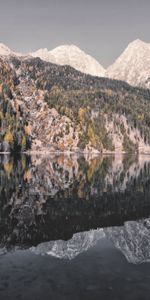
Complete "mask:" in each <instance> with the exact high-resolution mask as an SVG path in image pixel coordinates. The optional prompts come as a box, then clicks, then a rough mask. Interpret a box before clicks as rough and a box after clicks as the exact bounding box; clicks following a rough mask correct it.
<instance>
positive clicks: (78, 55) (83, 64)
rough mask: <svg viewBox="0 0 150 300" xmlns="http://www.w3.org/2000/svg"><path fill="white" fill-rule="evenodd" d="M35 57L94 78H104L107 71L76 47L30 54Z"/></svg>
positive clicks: (60, 47)
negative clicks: (67, 66)
mask: <svg viewBox="0 0 150 300" xmlns="http://www.w3.org/2000/svg"><path fill="white" fill-rule="evenodd" d="M30 54H31V55H32V56H33V57H40V58H41V59H42V60H45V61H48V62H51V63H55V64H58V65H69V66H71V67H73V68H74V69H76V70H78V71H81V72H83V73H86V74H90V75H93V76H99V77H103V76H104V74H105V69H104V68H103V67H102V66H101V65H100V64H99V63H98V61H96V60H95V59H94V58H93V57H92V56H90V55H88V54H86V53H85V52H84V51H82V50H81V49H80V48H78V47H77V46H75V45H62V46H59V47H57V48H55V49H53V50H51V51H48V50H47V49H46V48H45V49H39V50H37V51H36V52H33V53H30Z"/></svg>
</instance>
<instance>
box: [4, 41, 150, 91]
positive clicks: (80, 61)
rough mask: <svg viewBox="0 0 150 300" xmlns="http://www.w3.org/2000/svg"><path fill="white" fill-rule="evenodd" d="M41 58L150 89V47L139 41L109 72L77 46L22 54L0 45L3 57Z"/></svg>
mask: <svg viewBox="0 0 150 300" xmlns="http://www.w3.org/2000/svg"><path fill="white" fill-rule="evenodd" d="M11 55H13V56H26V57H28V58H29V57H31V56H32V57H39V58H41V59H42V60H44V61H46V62H51V63H54V64H58V65H69V66H71V67H73V68H75V69H76V70H78V71H81V72H83V73H85V74H90V75H92V76H98V77H109V78H112V79H117V80H123V81H126V82H127V83H129V84H130V85H133V86H140V87H145V88H150V44H148V43H145V42H143V41H141V40H139V39H137V40H135V41H133V42H132V43H130V44H129V45H128V46H127V48H126V49H125V51H124V52H123V53H122V54H121V55H120V57H119V58H118V59H117V60H116V61H115V62H114V63H113V64H112V65H111V66H109V67H108V68H107V69H106V70H105V69H104V68H103V67H102V65H101V64H100V63H99V62H98V61H96V60H95V59H94V58H93V57H92V56H90V55H88V54H86V53H85V52H84V51H82V50H81V49H79V48H78V47H77V46H75V45H62V46H59V47H57V48H55V49H53V50H51V51H49V50H48V49H47V48H44V49H39V50H37V51H35V52H32V53H27V54H22V53H16V52H14V51H11V50H10V49H9V48H8V47H7V46H5V45H4V44H0V56H11Z"/></svg>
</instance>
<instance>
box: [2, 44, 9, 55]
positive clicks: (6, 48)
mask: <svg viewBox="0 0 150 300" xmlns="http://www.w3.org/2000/svg"><path fill="white" fill-rule="evenodd" d="M10 54H11V50H10V49H9V48H8V47H7V46H5V45H4V44H2V43H0V56H7V55H10Z"/></svg>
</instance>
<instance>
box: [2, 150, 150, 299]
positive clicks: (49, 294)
mask: <svg viewBox="0 0 150 300" xmlns="http://www.w3.org/2000/svg"><path fill="white" fill-rule="evenodd" d="M149 216H150V156H139V157H136V156H106V157H95V158H94V157H84V156H79V155H78V156H77V155H72V156H68V155H65V156H64V155H59V156H52V155H49V156H42V155H34V156H32V157H29V156H25V155H24V156H21V157H17V158H14V157H10V156H0V300H3V299H6V300H7V299H11V300H12V299H24V300H30V299H32V300H34V299H35V300H36V299H45V300H47V299H54V300H55V299H56V300H57V299H75V300H76V299H86V300H88V299H91V300H93V299H104V300H105V299H127V300H128V299H137V300H140V299H150V263H149V262H150V217H149Z"/></svg>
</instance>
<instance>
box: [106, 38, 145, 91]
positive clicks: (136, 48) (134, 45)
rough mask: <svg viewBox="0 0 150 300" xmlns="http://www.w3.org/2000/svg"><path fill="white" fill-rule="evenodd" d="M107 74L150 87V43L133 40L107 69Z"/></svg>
mask: <svg viewBox="0 0 150 300" xmlns="http://www.w3.org/2000/svg"><path fill="white" fill-rule="evenodd" d="M106 76H108V77H110V78H113V79H119V80H123V81H126V82H128V83H129V84H131V85H133V86H141V87H146V88H150V80H149V78H150V43H145V42H143V41H141V40H140V39H137V40H135V41H133V42H131V43H130V44H129V45H128V46H127V48H126V49H125V50H124V52H123V53H122V54H121V55H120V57H119V58H117V60H116V61H115V62H114V63H113V64H112V65H111V66H110V67H109V68H108V69H107V71H106Z"/></svg>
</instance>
